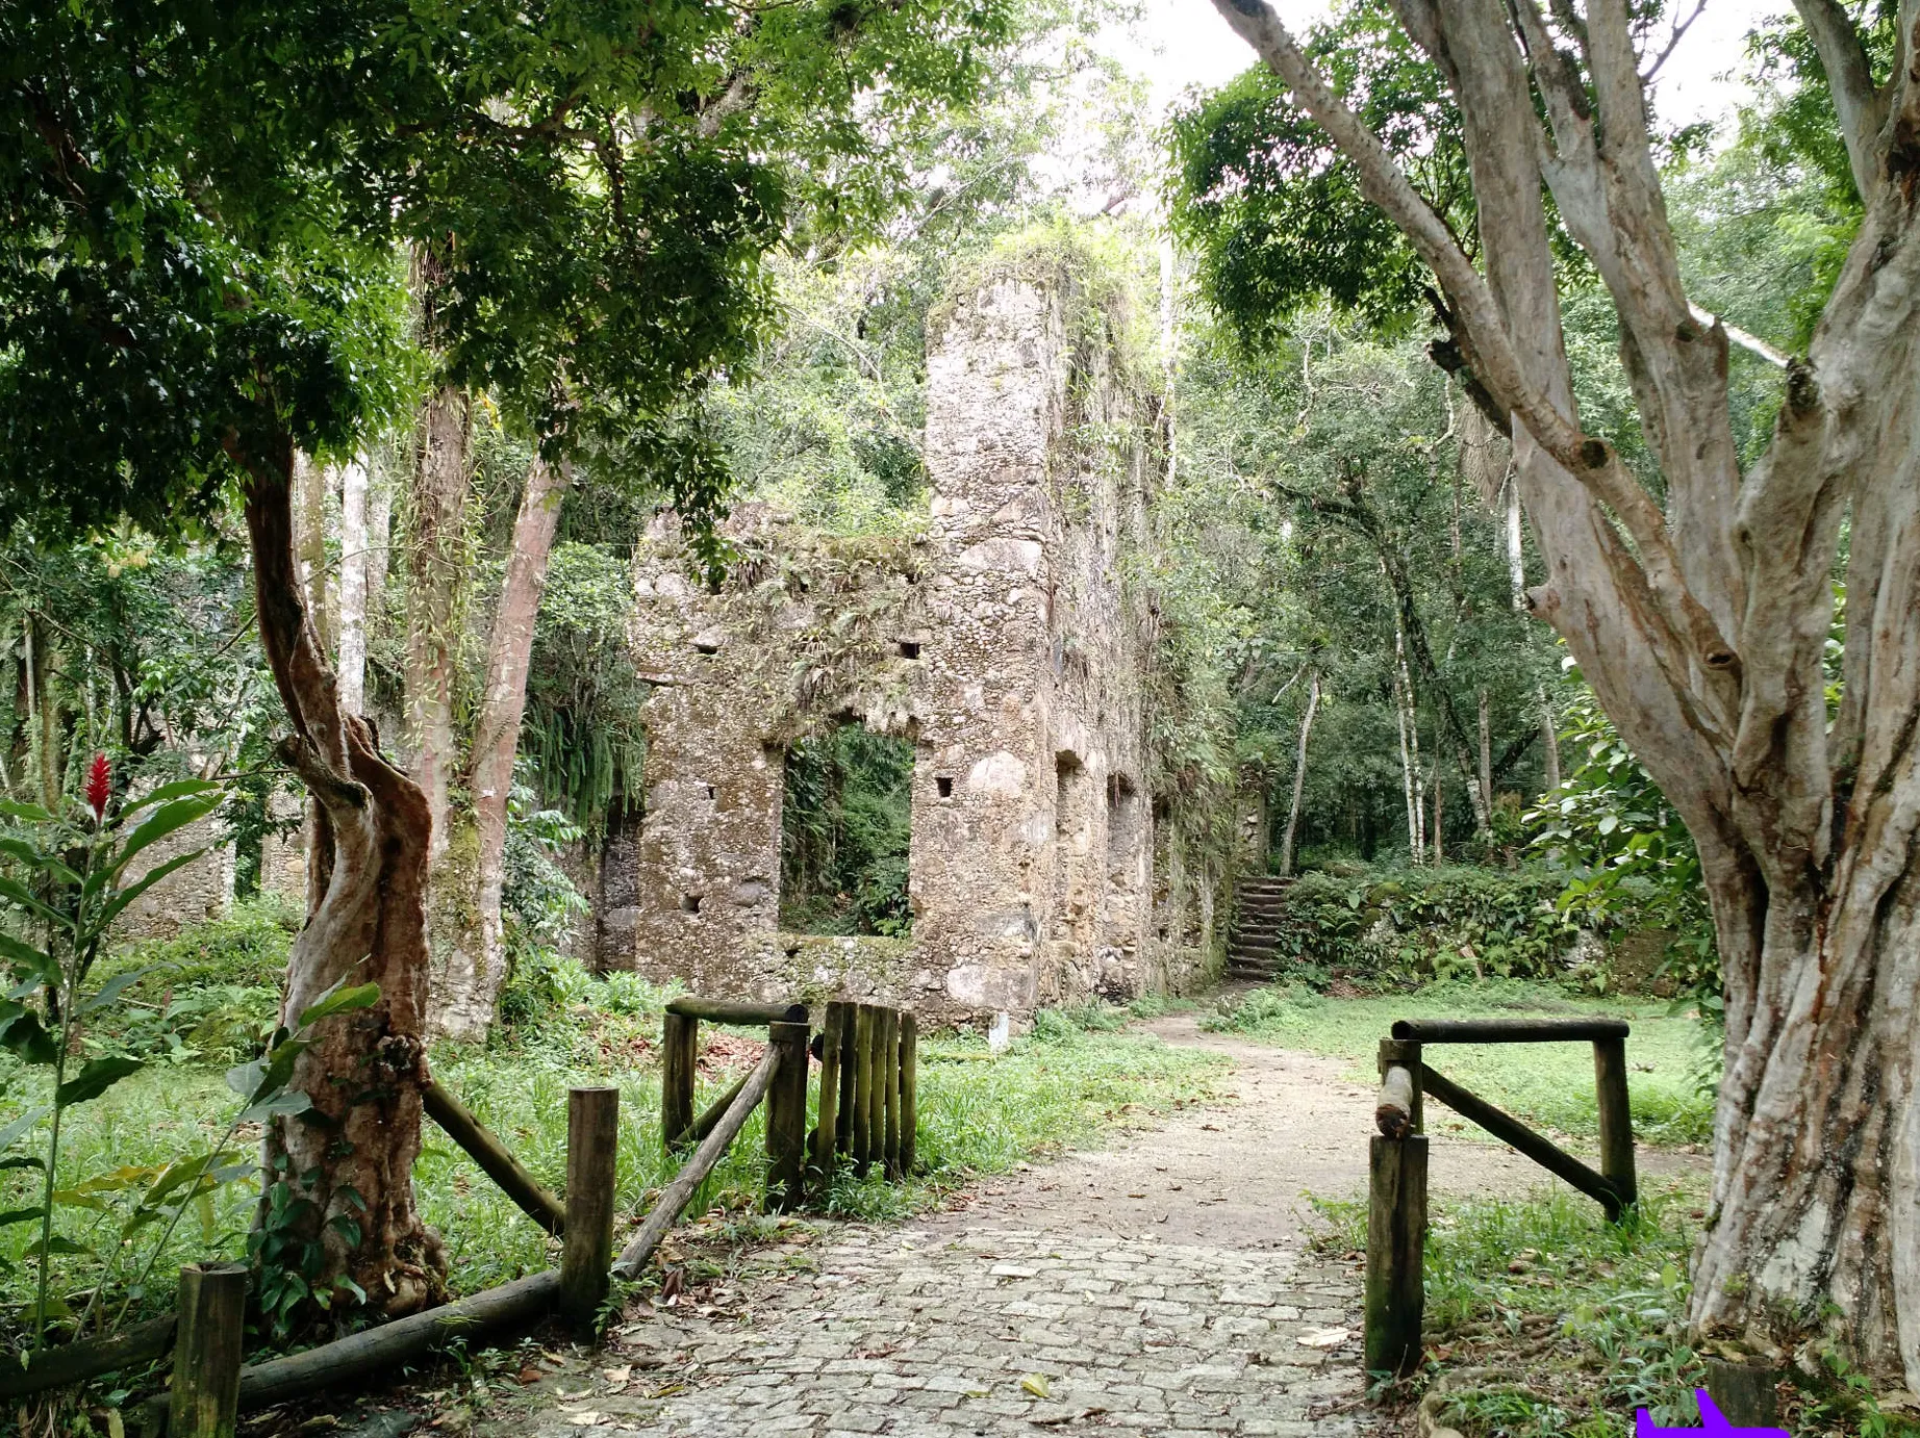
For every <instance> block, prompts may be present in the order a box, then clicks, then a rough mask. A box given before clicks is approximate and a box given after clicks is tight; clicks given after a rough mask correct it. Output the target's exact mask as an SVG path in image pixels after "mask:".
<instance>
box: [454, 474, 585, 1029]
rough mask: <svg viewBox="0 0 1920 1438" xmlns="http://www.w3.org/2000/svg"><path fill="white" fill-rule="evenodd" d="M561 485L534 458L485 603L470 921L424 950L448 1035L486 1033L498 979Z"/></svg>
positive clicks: (473, 767)
mask: <svg viewBox="0 0 1920 1438" xmlns="http://www.w3.org/2000/svg"><path fill="white" fill-rule="evenodd" d="M566 485H567V478H566V475H565V473H564V471H563V469H562V468H556V467H554V466H550V465H548V464H547V463H546V462H545V461H543V460H538V459H536V460H535V461H534V463H533V467H532V469H530V470H529V471H528V473H527V485H526V489H525V491H524V492H523V493H522V495H521V499H520V512H519V514H518V515H517V516H516V517H515V519H514V525H513V547H512V549H511V551H510V552H509V554H508V557H507V572H506V576H505V578H504V579H503V580H502V581H501V586H500V604H499V607H498V608H497V609H496V610H495V611H494V616H493V633H492V637H491V639H490V641H489V643H488V646H487V679H486V689H485V691H484V692H483V694H482V696H481V700H480V715H479V720H478V722H477V723H476V725H475V728H474V736H473V758H472V762H471V764H470V765H469V766H468V770H467V788H468V792H469V793H470V794H471V796H472V801H471V811H470V817H471V823H472V826H473V838H472V842H473V847H474V851H475V863H474V869H473V880H472V882H473V892H472V894H471V895H469V896H467V897H468V902H469V903H470V904H471V910H470V912H471V913H472V914H473V915H474V917H475V918H476V919H477V924H469V925H463V926H460V927H459V928H457V929H455V931H454V932H452V933H449V934H445V935H442V936H441V937H442V943H441V946H440V947H439V948H438V949H437V951H436V953H435V955H434V976H433V1028H434V1031H435V1032H436V1033H440V1034H445V1035H447V1036H448V1037H450V1038H480V1037H482V1036H484V1035H485V1034H486V1031H487V1029H488V1027H489V1026H490V1025H491V1024H492V1022H493V1007H494V1004H495V1002H496V1001H497V1000H498V999H499V997H500V985H501V984H502V983H503V982H504V981H505V979H506V974H507V953H506V935H505V928H504V924H503V920H502V915H501V909H500V904H501V893H502V889H503V886H504V883H505V878H506V853H507V798H508V795H509V793H510V792H511V791H512V788H513V761H514V758H515V756H516V755H517V754H518V753H519V750H520V720H521V716H522V715H523V714H524V713H525V711H526V704H527V668H528V664H529V662H530V660H531V658H532V655H533V629H534V621H535V620H536V619H537V618H538V617H539V613H540V598H541V596H542V595H543V594H544V593H545V592H546V584H547V560H548V559H549V558H550V557H551V556H552V553H553V537H554V533H555V531H556V530H557V529H558V528H559V524H560V506H561V504H562V502H563V501H564V499H565V498H566Z"/></svg>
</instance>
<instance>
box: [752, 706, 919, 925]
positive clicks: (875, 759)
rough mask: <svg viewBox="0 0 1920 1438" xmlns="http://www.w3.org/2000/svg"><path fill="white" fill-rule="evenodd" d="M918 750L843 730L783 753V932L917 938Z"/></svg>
mask: <svg viewBox="0 0 1920 1438" xmlns="http://www.w3.org/2000/svg"><path fill="white" fill-rule="evenodd" d="M913 760H914V754H913V744H912V743H911V742H910V741H908V740H906V739H895V738H891V737H889V736H887V735H885V734H875V733H873V732H872V731H871V730H869V729H867V728H866V727H865V726H863V725H860V724H853V723H847V724H840V725H838V726H836V727H834V728H833V729H830V730H828V731H826V732H825V733H823V734H817V735H812V736H810V737H808V738H806V739H802V740H800V741H799V742H798V743H796V744H794V745H793V747H792V748H790V749H789V750H788V751H787V757H786V797H785V800H784V802H783V803H782V805H781V811H780V927H781V928H782V929H785V930H787V931H789V932H792V933H801V934H878V935H883V936H888V937H898V936H902V935H905V934H908V933H910V932H912V929H913V911H912V909H911V908H910V906H909V904H908V899H907V869H908V855H909V850H910V848H911V844H912V835H913Z"/></svg>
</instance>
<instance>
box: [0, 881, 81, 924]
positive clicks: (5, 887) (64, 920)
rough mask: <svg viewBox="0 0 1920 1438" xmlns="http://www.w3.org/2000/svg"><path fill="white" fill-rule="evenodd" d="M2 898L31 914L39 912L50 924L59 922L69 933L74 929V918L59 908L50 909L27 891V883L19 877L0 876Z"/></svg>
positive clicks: (0, 894) (0, 897)
mask: <svg viewBox="0 0 1920 1438" xmlns="http://www.w3.org/2000/svg"><path fill="white" fill-rule="evenodd" d="M0 899H5V900H7V902H9V903H11V904H17V905H19V906H20V907H21V908H23V909H25V910H26V911H27V912H28V913H30V914H37V915H38V916H39V917H40V918H43V919H45V920H46V921H47V922H48V923H49V924H58V925H59V926H60V927H61V928H63V929H65V930H67V931H68V932H69V933H71V932H72V931H73V920H72V919H71V918H69V917H68V916H67V915H65V914H63V913H61V912H60V911H59V910H58V909H50V908H48V907H47V906H46V905H45V904H43V903H41V902H40V901H39V900H38V899H36V898H35V897H34V896H33V895H32V894H30V893H28V892H27V888H26V885H24V884H22V883H21V882H20V881H19V880H18V879H9V878H6V877H4V876H0Z"/></svg>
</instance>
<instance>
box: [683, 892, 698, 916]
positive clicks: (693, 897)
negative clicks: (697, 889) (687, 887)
mask: <svg viewBox="0 0 1920 1438" xmlns="http://www.w3.org/2000/svg"><path fill="white" fill-rule="evenodd" d="M700 899H701V896H700V895H699V894H682V895H681V896H680V912H681V913H683V914H697V913H699V912H700Z"/></svg>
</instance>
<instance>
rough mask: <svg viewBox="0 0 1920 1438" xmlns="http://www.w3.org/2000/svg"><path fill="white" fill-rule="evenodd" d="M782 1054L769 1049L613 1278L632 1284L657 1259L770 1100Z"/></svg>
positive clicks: (620, 1260)
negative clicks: (731, 1146)
mask: <svg viewBox="0 0 1920 1438" xmlns="http://www.w3.org/2000/svg"><path fill="white" fill-rule="evenodd" d="M781 1054H782V1051H781V1050H780V1049H778V1048H774V1047H771V1046H770V1047H769V1048H768V1049H767V1052H766V1055H765V1056H764V1057H763V1058H762V1059H761V1060H760V1064H759V1066H758V1067H757V1068H755V1069H754V1071H753V1073H752V1074H751V1075H749V1076H748V1078H747V1084H746V1087H745V1088H743V1089H741V1090H740V1097H738V1098H736V1099H735V1100H734V1101H733V1107H731V1108H729V1109H728V1110H727V1111H726V1113H725V1114H724V1115H723V1116H722V1117H721V1119H720V1122H719V1123H717V1124H715V1125H714V1129H713V1132H712V1133H710V1134H708V1135H707V1136H706V1138H704V1139H702V1140H701V1142H700V1146H699V1147H698V1148H696V1149H695V1150H694V1151H693V1156H692V1157H691V1158H689V1159H688V1160H687V1161H686V1164H685V1166H683V1167H682V1168H681V1170H680V1173H679V1175H678V1176H677V1177H676V1178H675V1179H674V1180H673V1182H672V1183H670V1184H668V1185H667V1186H666V1187H665V1188H664V1189H662V1190H661V1191H660V1197H659V1198H658V1199H657V1200H656V1201H655V1202H654V1205H653V1210H652V1212H650V1213H649V1214H648V1215H647V1221H646V1223H645V1224H644V1225H642V1227H641V1229H640V1232H639V1233H638V1234H637V1235H636V1236H635V1238H634V1240H633V1242H631V1243H629V1244H628V1245H627V1246H626V1247H625V1248H623V1249H622V1250H621V1251H620V1257H619V1258H617V1259H615V1260H614V1264H613V1276H614V1278H615V1279H616V1280H618V1281H620V1282H622V1283H630V1282H632V1281H633V1280H634V1279H636V1278H638V1277H639V1276H640V1271H641V1270H642V1269H643V1268H645V1267H646V1263H647V1260H648V1259H649V1258H651V1257H652V1256H653V1250H654V1249H655V1248H656V1247H658V1246H659V1243H660V1240H661V1239H662V1238H664V1237H665V1236H666V1232H667V1230H668V1229H669V1228H671V1227H672V1226H673V1221H674V1220H675V1219H676V1218H678V1217H679V1216H680V1210H681V1209H683V1208H685V1207H686V1206H687V1203H688V1201H689V1200H691V1199H692V1197H693V1192H694V1190H695V1189H696V1188H698V1187H699V1186H700V1184H701V1181H702V1180H703V1179H705V1178H706V1176H707V1175H708V1174H709V1173H711V1172H713V1166H714V1165H715V1164H716V1163H718V1162H719V1161H720V1155H721V1154H723V1153H725V1152H726V1151H727V1145H729V1144H730V1143H732V1142H733V1140H734V1137H735V1136H736V1135H737V1134H738V1133H739V1132H740V1128H741V1125H742V1124H744V1123H746V1121H747V1115H748V1114H750V1113H752V1112H753V1110H754V1108H755V1107H756V1106H757V1105H758V1104H759V1102H760V1100H761V1099H763V1098H765V1097H766V1094H767V1089H768V1087H769V1086H770V1085H771V1084H772V1083H773V1076H774V1074H775V1072H776V1071H777V1070H778V1069H779V1067H780V1060H781Z"/></svg>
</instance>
